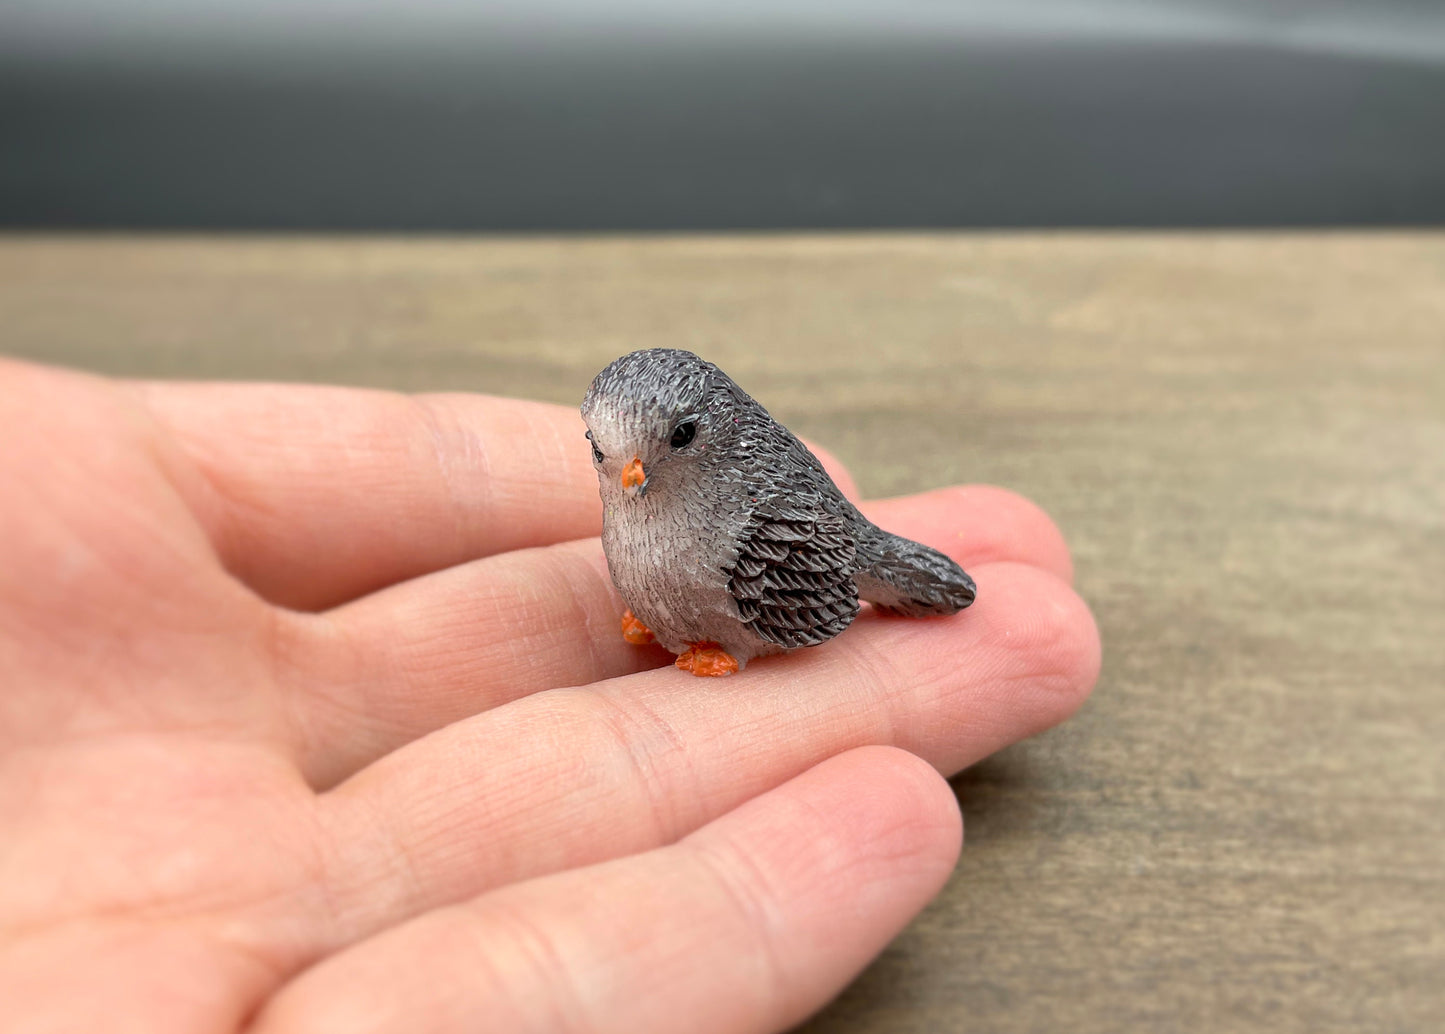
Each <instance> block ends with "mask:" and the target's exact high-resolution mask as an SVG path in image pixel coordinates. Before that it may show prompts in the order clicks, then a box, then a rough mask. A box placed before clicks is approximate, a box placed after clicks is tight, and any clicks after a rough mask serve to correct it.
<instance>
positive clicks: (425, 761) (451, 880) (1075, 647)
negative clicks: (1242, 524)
mask: <svg viewBox="0 0 1445 1034" xmlns="http://www.w3.org/2000/svg"><path fill="white" fill-rule="evenodd" d="M975 577H976V579H977V582H978V586H979V595H978V601H977V602H976V603H975V604H974V605H973V606H972V607H971V608H969V609H968V610H966V611H964V612H962V613H960V614H957V615H955V616H953V617H949V618H933V619H926V620H908V619H900V618H888V617H882V616H879V615H876V614H872V615H864V616H863V617H861V618H860V619H859V620H858V621H857V622H856V623H855V625H854V627H853V628H852V629H851V630H850V631H849V632H848V633H847V634H846V635H843V636H840V637H838V638H837V639H836V640H834V641H832V642H830V643H827V644H824V645H823V646H820V647H817V648H815V649H810V650H804V651H800V652H799V653H797V654H794V655H790V656H786V657H774V658H765V659H762V660H759V661H755V662H754V663H753V664H750V665H749V666H748V668H747V670H745V671H743V672H741V673H739V674H738V675H735V676H733V677H732V678H729V679H726V680H722V681H714V680H711V679H695V678H692V677H691V676H688V675H685V674H683V673H682V672H679V671H677V670H676V669H675V668H671V667H668V668H665V669H659V670H655V671H647V672H642V673H640V674H637V675H631V676H627V677H624V678H620V679H614V680H612V681H610V682H606V683H601V684H599V685H597V686H592V687H588V688H585V689H573V690H557V691H553V692H548V693H539V694H536V695H534V696H531V697H528V698H526V699H524V700H519V701H516V702H514V703H512V704H509V705H507V706H505V707H500V708H497V709H496V710H493V711H489V712H487V713H485V714H481V715H478V716H476V717H474V718H472V719H469V720H467V721H463V722H458V723H456V724H454V725H451V726H448V727H447V728H445V729H441V730H438V731H437V732H435V733H432V734H431V735H429V736H427V737H425V738H424V739H422V740H419V741H417V742H415V743H412V744H409V745H407V746H406V747H403V748H401V749H400V750H398V751H396V752H395V753H393V754H391V755H389V756H387V757H385V758H382V759H381V760H379V761H377V762H376V763H374V764H373V765H371V766H370V767H369V768H367V769H365V770H364V771H362V772H359V773H358V774H357V775H356V776H354V777H353V778H351V779H350V780H348V781H347V782H346V783H343V784H342V785H341V786H339V787H337V788H336V789H335V790H333V791H332V792H331V793H330V794H328V795H326V796H325V797H323V801H324V802H325V807H326V809H327V813H328V816H329V821H331V822H334V823H335V824H336V830H337V833H336V835H337V838H338V840H339V841H341V842H345V843H347V844H350V845H354V850H355V851H356V856H355V858H354V860H352V861H349V862H348V863H347V864H346V865H344V866H343V870H344V873H345V880H344V881H343V883H342V884H338V886H337V887H336V888H335V890H334V891H333V895H332V898H333V900H334V901H335V902H336V903H337V908H338V914H339V915H341V916H343V917H349V918H343V920H342V922H341V924H340V926H339V930H340V931H341V934H340V936H342V937H343V938H345V939H348V940H349V939H351V938H354V937H355V936H358V935H360V934H363V933H366V932H368V931H369V930H370V929H371V928H373V927H372V924H375V923H380V922H387V921H395V920H396V919H397V918H398V917H400V916H405V915H411V914H415V913H416V912H418V911H421V910H423V909H425V908H430V907H435V906H436V905H438V904H442V903H445V902H448V901H456V900H461V899H463V898H466V897H469V896H471V895H473V894H475V893H478V892H480V891H482V890H485V889H487V888H489V887H494V886H498V885H500V884H503V883H508V882H512V881H514V880H518V879H524V878H528V877H532V876H536V875H539V874H542V873H546V872H552V871H556V870H559V869H565V868H571V867H574V866H578V865H585V864H589V863H592V862H596V861H599V860H601V859H603V858H606V857H612V856H615V855H617V854H622V853H634V852H637V851H642V850H646V849H648V848H651V847H655V846H657V845H659V844H665V843H669V842H671V841H673V840H675V839H677V838H678V837H680V836H682V835H684V834H686V833H687V832H689V831H690V830H693V829H696V828H697V827H698V826H700V825H702V824H703V823H705V822H708V821H710V820H711V819H713V818H716V817H717V816H719V815H721V814H723V813H724V812H726V811H728V810H729V809H731V808H733V807H736V806H737V805H738V804H740V803H741V802H743V801H745V800H748V799H750V798H752V797H754V796H756V795H757V794H759V793H762V792H764V791H766V790H768V789H771V788H772V787H774V786H777V785H778V784H780V783H782V782H784V781H785V780H787V779H789V778H791V777H792V776H794V775H797V774H798V773H799V772H802V771H804V770H805V769H807V768H808V767H810V766H812V765H814V764H817V763H818V762H819V761H821V760H823V759H824V758H827V757H830V756H831V755H833V754H836V753H839V752H841V751H843V750H847V749H849V748H852V747H857V746H863V745H868V744H884V745H893V746H898V747H902V748H903V749H905V750H908V751H910V752H911V753H915V754H918V755H919V756H921V757H923V758H925V759H926V760H928V761H929V762H931V763H932V764H933V765H935V766H936V767H937V768H938V769H939V770H941V771H943V772H954V771H957V770H958V769H959V768H962V767H963V766H965V765H968V764H971V763H972V762H974V761H977V760H979V759H980V758H982V757H985V756H987V755H988V754H990V753H992V752H994V751H996V750H998V749H1000V748H1002V747H1004V746H1006V745H1008V744H1010V743H1012V742H1014V741H1016V740H1019V739H1022V738H1024V737H1026V736H1028V735H1031V734H1033V733H1035V732H1038V731H1040V730H1041V729H1044V728H1047V727H1048V726H1050V725H1053V724H1055V723H1056V722H1059V721H1061V720H1062V719H1063V718H1065V717H1066V716H1067V715H1068V714H1070V713H1071V712H1072V711H1074V710H1075V709H1076V708H1077V707H1078V706H1079V704H1080V703H1081V702H1082V701H1083V699H1084V697H1085V696H1086V695H1087V693H1088V691H1089V689H1090V688H1091V686H1092V685H1093V682H1094V679H1095V677H1096V675H1097V672H1098V663H1099V653H1098V650H1099V646H1098V637H1097V633H1096V631H1095V629H1094V625H1093V621H1092V619H1091V618H1090V616H1089V613H1088V610H1087V608H1086V607H1085V606H1084V604H1083V603H1082V602H1081V601H1080V600H1079V598H1078V597H1077V596H1076V595H1074V593H1073V591H1072V590H1071V589H1069V587H1068V586H1066V585H1064V584H1063V582H1061V581H1059V580H1058V579H1057V578H1055V577H1054V576H1052V575H1050V574H1048V573H1046V572H1044V571H1041V570H1039V569H1037V568H1034V567H1028V566H1025V565H1020V564H985V565H983V566H981V567H979V568H978V569H977V570H976V571H975ZM524 845H525V847H524ZM399 873H401V874H404V875H398V874H399Z"/></svg>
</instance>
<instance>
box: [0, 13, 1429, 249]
mask: <svg viewBox="0 0 1445 1034" xmlns="http://www.w3.org/2000/svg"><path fill="white" fill-rule="evenodd" d="M1441 222H1445V3H1441V2H1438V0H1356V2H1353V3H1340V2H1330V0H1079V2H1073V3H1068V2H1063V0H1029V2H1015V0H953V2H948V0H932V2H930V0H837V2H824V0H775V2H767V0H741V2H734V3H729V4H720V3H715V2H705V0H670V2H669V0H611V2H606V0H503V2H498V0H491V2H480V3H466V2H463V0H247V2H244V3H242V2H239V0H235V2H215V0H212V2H205V0H0V225H7V226H10V227H84V228H104V227H115V228H147V227H153V228H228V227H233V228H273V229H348V230H351V229H354V230H368V229H372V230H375V229H380V230H610V229H616V230H628V229H640V230H660V229H733V228H778V227H789V228H817V227H935V226H937V227H949V226H1080V225H1095V226H1160V225H1164V226H1217V225H1311V224H1315V225H1343V224H1420V223H1441Z"/></svg>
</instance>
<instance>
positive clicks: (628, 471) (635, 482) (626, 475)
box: [622, 456, 647, 489]
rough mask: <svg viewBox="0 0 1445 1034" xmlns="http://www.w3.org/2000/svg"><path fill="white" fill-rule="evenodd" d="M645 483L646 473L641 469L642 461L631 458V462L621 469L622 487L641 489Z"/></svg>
mask: <svg viewBox="0 0 1445 1034" xmlns="http://www.w3.org/2000/svg"><path fill="white" fill-rule="evenodd" d="M646 481H647V472H646V471H645V470H643V469H642V461H641V460H640V459H638V458H637V457H636V456H634V457H632V462H631V463H629V464H627V466H625V467H623V468H622V487H623V488H626V489H633V488H641V487H642V486H643V484H644V483H645V482H646Z"/></svg>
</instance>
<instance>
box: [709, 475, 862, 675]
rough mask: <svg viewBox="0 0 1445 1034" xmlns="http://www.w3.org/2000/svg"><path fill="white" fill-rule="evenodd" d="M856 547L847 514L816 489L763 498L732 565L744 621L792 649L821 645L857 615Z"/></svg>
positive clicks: (735, 596) (732, 584)
mask: <svg viewBox="0 0 1445 1034" xmlns="http://www.w3.org/2000/svg"><path fill="white" fill-rule="evenodd" d="M856 553H857V548H856V543H855V542H854V539H853V533H852V529H851V528H850V527H849V524H848V521H847V520H846V519H845V518H843V517H841V516H839V515H838V514H835V513H830V512H829V511H827V510H825V509H824V508H823V506H822V498H821V496H818V495H817V494H816V493H802V494H794V495H792V496H790V497H789V498H788V499H786V500H782V501H779V502H777V503H773V504H765V505H763V506H760V507H759V508H758V509H757V510H755V511H754V512H753V514H752V515H751V519H750V520H749V521H748V524H747V525H746V526H745V527H744V528H743V532H742V535H741V536H740V538H739V541H738V555H737V560H736V561H735V562H734V563H733V564H732V566H731V567H729V568H727V569H726V571H725V573H726V574H727V576H728V591H729V592H731V593H732V596H733V599H735V600H736V601H737V604H738V612H739V614H740V615H741V617H742V619H743V623H744V624H746V625H747V626H748V627H749V628H751V629H752V630H753V631H754V632H755V633H757V635H758V636H760V637H761V638H763V639H764V640H766V641H768V642H770V643H776V644H777V645H778V646H781V647H784V648H785V649H794V648H796V647H799V646H817V645H818V644H819V643H822V642H826V641H827V640H829V639H832V638H833V637H834V636H835V635H837V634H838V633H839V632H841V631H843V629H845V628H847V627H848V626H849V624H851V623H852V621H853V619H854V618H855V617H857V616H858V586H857V585H855V584H854V582H853V568H854V557H855V556H856Z"/></svg>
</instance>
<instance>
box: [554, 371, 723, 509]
mask: <svg viewBox="0 0 1445 1034" xmlns="http://www.w3.org/2000/svg"><path fill="white" fill-rule="evenodd" d="M736 390H737V389H736V385H734V384H733V383H732V381H731V380H729V379H728V377H727V375H726V374H724V373H723V372H722V371H721V370H719V369H718V368H717V367H715V366H713V365H712V364H711V363H709V362H706V361H705V360H702V359H699V358H698V357H697V356H695V355H693V354H692V353H691V352H684V351H681V350H680V349H675V348H649V349H644V350H642V351H638V352H631V353H629V354H627V355H625V356H623V357H622V358H620V359H618V360H616V361H614V362H613V363H611V364H610V365H609V366H608V367H607V368H606V369H604V370H603V371H602V372H601V373H599V374H598V375H597V377H596V379H594V380H593V382H592V386H591V387H590V388H588V389H587V395H586V397H585V398H584V399H583V400H582V419H583V421H584V422H586V424H587V437H588V439H590V440H591V442H592V462H593V464H594V465H595V466H596V467H597V472H598V477H599V479H600V480H601V482H602V486H603V492H604V494H611V493H612V492H621V493H622V494H624V495H625V496H627V497H628V498H632V499H639V498H642V497H643V496H645V495H647V494H648V493H649V492H656V491H658V490H659V488H660V487H661V486H663V485H665V484H668V483H673V484H677V483H682V482H684V481H686V480H688V479H689V478H692V477H696V476H697V475H699V474H701V473H705V470H706V468H707V467H708V466H709V461H710V460H711V459H712V458H713V457H716V456H717V455H718V454H719V449H720V448H721V447H722V446H723V445H724V444H725V443H726V441H727V440H728V439H729V438H730V437H731V435H732V433H733V429H734V426H735V425H734V421H733V419H732V418H731V417H730V416H729V415H728V414H729V410H730V409H731V408H732V406H731V401H732V392H733V391H736Z"/></svg>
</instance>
